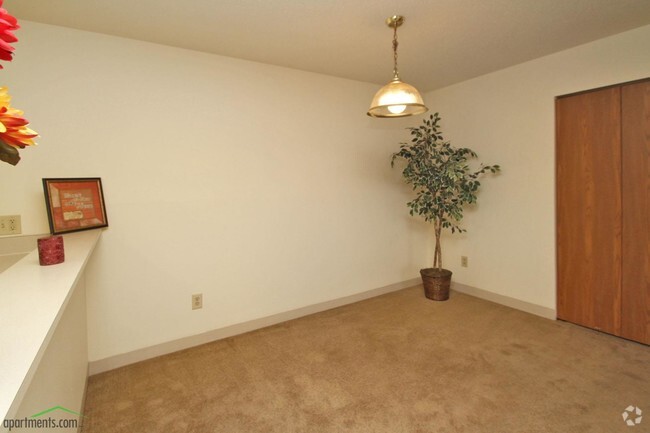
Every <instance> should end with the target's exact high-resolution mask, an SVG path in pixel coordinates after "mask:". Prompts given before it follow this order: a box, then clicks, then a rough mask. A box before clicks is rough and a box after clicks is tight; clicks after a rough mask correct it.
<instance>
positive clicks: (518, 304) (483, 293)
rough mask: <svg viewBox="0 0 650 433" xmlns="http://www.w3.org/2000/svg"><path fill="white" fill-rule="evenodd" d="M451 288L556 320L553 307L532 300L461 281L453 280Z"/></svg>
mask: <svg viewBox="0 0 650 433" xmlns="http://www.w3.org/2000/svg"><path fill="white" fill-rule="evenodd" d="M451 289H452V290H454V291H456V292H459V293H464V294H466V295H470V296H474V297H476V298H480V299H485V300H486V301H490V302H494V303H496V304H501V305H505V306H506V307H510V308H514V309H515V310H521V311H525V312H526V313H530V314H534V315H536V316H541V317H544V318H546V319H551V320H556V319H557V312H556V311H555V310H554V309H553V308H547V307H542V306H541V305H537V304H531V303H530V302H526V301H520V300H519V299H515V298H511V297H509V296H504V295H499V294H498V293H494V292H488V291H487V290H483V289H478V288H476V287H472V286H468V285H465V284H461V283H455V282H452V286H451Z"/></svg>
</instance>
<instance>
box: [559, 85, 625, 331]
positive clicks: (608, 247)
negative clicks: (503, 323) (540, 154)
mask: <svg viewBox="0 0 650 433" xmlns="http://www.w3.org/2000/svg"><path fill="white" fill-rule="evenodd" d="M620 100H621V96H620V88H619V87H614V88H607V89H603V90H598V91H593V92H587V93H582V94H578V95H572V96H567V97H562V98H558V99H557V101H556V158H557V163H556V188H557V190H556V207H557V210H556V216H557V284H558V293H557V294H558V299H557V308H558V318H560V319H563V320H567V321H570V322H573V323H577V324H579V325H583V326H587V327H590V328H595V329H599V330H602V331H604V332H608V333H612V334H619V333H620V325H621V123H620Z"/></svg>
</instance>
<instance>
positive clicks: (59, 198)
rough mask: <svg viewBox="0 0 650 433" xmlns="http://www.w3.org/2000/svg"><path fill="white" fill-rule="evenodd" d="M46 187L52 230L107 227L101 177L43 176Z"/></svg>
mask: <svg viewBox="0 0 650 433" xmlns="http://www.w3.org/2000/svg"><path fill="white" fill-rule="evenodd" d="M43 190H44V192H45V207H46V208H47V218H48V221H49V223H50V233H52V234H63V233H71V232H78V231H82V230H92V229H97V228H102V227H108V217H107V216H106V206H105V204H104V190H103V188H102V180H101V178H99V177H79V178H44V179H43Z"/></svg>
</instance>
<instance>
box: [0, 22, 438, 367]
mask: <svg viewBox="0 0 650 433" xmlns="http://www.w3.org/2000/svg"><path fill="white" fill-rule="evenodd" d="M21 25H22V29H21V30H20V32H19V34H18V36H19V39H20V41H19V42H18V43H17V44H16V55H15V60H14V61H13V62H12V63H11V64H7V65H6V66H5V69H4V70H3V71H1V72H0V77H1V78H2V81H1V82H0V84H6V85H8V86H9V88H10V93H11V94H12V96H13V98H14V99H13V103H14V105H15V106H16V107H18V108H20V109H23V110H24V111H25V113H26V114H25V115H26V117H27V118H28V119H29V120H30V121H31V126H32V127H33V128H34V129H35V130H37V131H38V132H39V133H40V134H41V135H42V137H41V138H40V139H39V143H40V145H39V146H38V147H37V148H31V149H25V150H24V151H22V152H21V154H22V157H23V160H22V161H21V162H20V164H19V165H18V166H17V167H15V168H13V167H10V166H9V165H6V164H3V165H2V166H0V197H1V199H0V214H21V215H22V217H23V220H22V223H23V232H24V233H43V232H46V231H47V230H48V226H47V217H46V213H45V207H44V200H43V193H42V186H41V178H42V177H80V176H100V177H102V179H103V183H104V191H105V196H106V197H105V199H106V204H107V211H108V219H109V223H110V228H109V229H108V230H107V231H106V232H105V233H104V235H103V236H102V240H101V242H100V244H99V245H98V247H97V249H96V251H95V254H94V258H93V261H92V262H91V263H90V264H89V267H88V274H87V286H88V294H87V296H88V326H89V356H90V360H91V361H95V360H99V359H103V358H107V357H110V356H113V355H117V354H121V353H126V352H130V351H133V350H136V349H140V348H143V347H148V346H151V345H155V344H158V343H163V342H167V341H170V340H174V339H178V338H182V337H186V336H190V335H194V334H198V333H201V332H205V331H209V330H212V329H217V328H221V327H224V326H227V325H231V324H236V323H240V322H244V321H247V320H252V319H256V318H260V317H264V316H268V315H271V314H275V313H279V312H283V311H288V310H292V309H295V308H298V307H302V306H306V305H310V304H314V303H318V302H322V301H327V300H330V299H335V298H339V297H342V296H346V295H350V294H354V293H358V292H362V291H366V290H370V289H373V288H377V287H381V286H385V285H389V284H392V283H396V282H400V281H404V280H408V279H410V278H414V277H416V276H417V275H418V269H419V268H421V267H423V266H425V265H426V264H427V263H428V261H429V260H428V257H429V256H430V247H429V242H428V241H429V240H430V238H429V234H430V232H429V228H428V227H427V226H426V225H425V224H424V223H422V222H420V221H418V220H416V219H414V218H411V217H409V216H408V212H407V208H406V206H405V203H406V201H407V200H408V197H409V190H408V188H406V187H405V186H404V185H403V184H402V181H401V179H400V174H399V172H398V171H397V170H391V169H390V165H389V156H390V154H391V152H393V151H395V150H396V149H397V147H398V145H397V142H398V141H399V140H402V139H406V138H407V134H406V133H405V131H404V130H403V128H404V127H405V126H408V125H412V124H414V123H415V122H417V121H418V120H417V119H415V120H413V119H409V120H406V121H402V120H397V121H396V120H393V119H391V120H377V119H371V118H368V117H367V116H366V115H365V111H366V110H367V105H368V104H369V101H370V99H371V98H372V95H373V94H374V92H375V91H376V90H377V88H378V86H376V85H371V84H367V83H360V82H355V81H350V80H344V79H338V78H332V77H327V76H323V75H318V74H313V73H307V72H300V71H295V70H290V69H285V68H279V67H273V66H268V65H262V64H258V63H253V62H248V61H243V60H237V59H232V58H225V57H219V56H214V55H208V54H204V53H199V52H193V51H187V50H181V49H176V48H170V47H164V46H159V45H153V44H149V43H144V42H137V41H132V40H126V39H120V38H115V37H109V36H105V35H99V34H93V33H87V32H81V31H76V30H70V29H64V28H59V27H54V26H47V25H42V24H37V23H31V22H21ZM314 55H317V53H315V54H314ZM197 292H202V293H203V302H204V308H203V309H202V310H197V311H192V310H191V309H190V299H191V294H192V293H197Z"/></svg>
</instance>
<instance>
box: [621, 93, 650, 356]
mask: <svg viewBox="0 0 650 433" xmlns="http://www.w3.org/2000/svg"><path fill="white" fill-rule="evenodd" d="M621 115H622V128H623V131H622V137H623V143H622V146H623V154H622V156H623V185H622V199H623V200H622V206H623V239H622V240H623V268H622V271H623V272H622V322H621V336H622V337H625V338H629V339H632V340H636V341H640V342H642V343H645V344H650V81H644V82H641V83H635V84H628V85H624V86H623V87H622V110H621Z"/></svg>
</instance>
